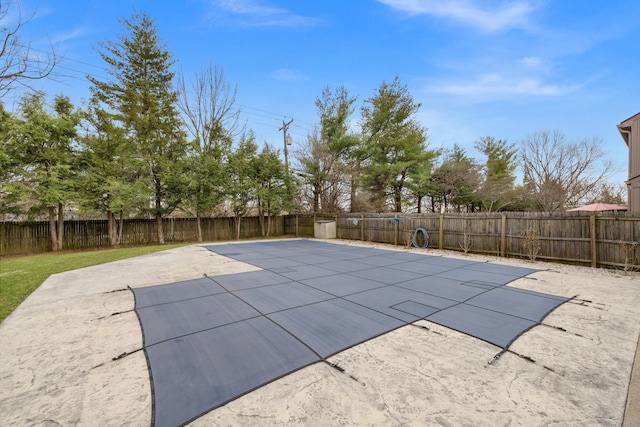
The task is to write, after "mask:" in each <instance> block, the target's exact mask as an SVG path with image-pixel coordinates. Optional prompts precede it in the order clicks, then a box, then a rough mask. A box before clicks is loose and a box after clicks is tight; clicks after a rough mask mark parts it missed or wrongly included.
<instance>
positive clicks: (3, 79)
mask: <svg viewBox="0 0 640 427" xmlns="http://www.w3.org/2000/svg"><path fill="white" fill-rule="evenodd" d="M33 16H34V15H31V16H29V17H27V18H24V17H23V16H22V9H21V7H20V3H19V2H17V1H13V0H0V26H1V27H2V28H1V29H0V97H1V96H4V95H5V94H7V93H8V92H9V91H10V90H11V89H13V88H14V87H15V86H16V85H17V84H21V85H23V86H26V87H27V88H29V89H31V82H32V81H34V80H40V79H44V78H46V77H49V76H50V75H51V73H52V72H53V70H54V68H55V67H56V66H57V65H58V63H59V62H60V60H61V58H60V56H59V55H58V54H57V52H56V50H55V49H54V47H53V46H50V49H49V50H47V51H41V50H36V49H33V48H32V47H31V41H28V42H23V41H22V40H21V39H20V32H21V31H22V29H23V28H24V26H25V25H27V24H28V23H29V22H30V21H31V19H33ZM12 21H13V22H12Z"/></svg>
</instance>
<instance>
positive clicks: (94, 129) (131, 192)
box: [79, 97, 149, 246]
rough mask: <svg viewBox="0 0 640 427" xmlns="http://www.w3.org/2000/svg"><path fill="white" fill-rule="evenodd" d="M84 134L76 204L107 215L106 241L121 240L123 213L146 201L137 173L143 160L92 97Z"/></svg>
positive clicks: (115, 243) (136, 208) (146, 197)
mask: <svg viewBox="0 0 640 427" xmlns="http://www.w3.org/2000/svg"><path fill="white" fill-rule="evenodd" d="M83 123H84V126H85V129H86V134H85V135H84V136H83V137H82V138H81V139H80V141H81V143H82V152H81V154H80V157H81V164H82V169H83V173H82V179H81V186H82V192H81V193H80V194H79V196H80V205H81V207H82V208H83V209H85V210H88V211H98V212H102V213H105V214H106V215H107V234H108V236H109V243H110V244H111V245H112V246H117V245H119V244H120V243H121V241H122V231H123V225H124V223H123V220H124V217H125V215H128V214H130V213H131V212H133V211H139V210H141V209H142V208H143V207H144V204H145V201H146V202H147V203H148V199H149V197H148V195H149V192H148V190H147V186H146V183H145V180H143V179H142V177H141V171H143V170H144V169H145V168H144V164H143V162H142V161H141V160H140V159H139V158H138V157H137V156H136V155H135V146H134V145H133V143H132V140H131V139H129V138H127V137H126V132H125V130H124V128H122V127H119V126H118V124H117V123H114V121H113V115H112V114H109V113H107V112H106V111H105V110H103V109H102V108H100V105H99V103H98V100H97V99H96V97H93V98H92V99H91V101H90V102H89V105H88V108H87V110H86V111H85V120H84V122H83Z"/></svg>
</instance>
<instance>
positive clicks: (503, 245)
mask: <svg viewBox="0 0 640 427" xmlns="http://www.w3.org/2000/svg"><path fill="white" fill-rule="evenodd" d="M506 253H507V214H506V213H503V214H502V230H501V231H500V256H501V257H504V256H506Z"/></svg>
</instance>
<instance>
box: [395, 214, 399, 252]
mask: <svg viewBox="0 0 640 427" xmlns="http://www.w3.org/2000/svg"><path fill="white" fill-rule="evenodd" d="M395 217H396V218H398V215H396V216H395ZM399 223H400V221H394V223H393V225H394V227H393V244H394V245H395V246H398V224H399Z"/></svg>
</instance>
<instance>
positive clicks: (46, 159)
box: [8, 94, 80, 251]
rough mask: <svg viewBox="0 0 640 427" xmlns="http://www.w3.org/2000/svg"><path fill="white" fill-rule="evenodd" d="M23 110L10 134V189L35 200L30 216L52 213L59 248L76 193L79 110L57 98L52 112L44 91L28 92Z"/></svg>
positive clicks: (24, 198)
mask: <svg viewBox="0 0 640 427" xmlns="http://www.w3.org/2000/svg"><path fill="white" fill-rule="evenodd" d="M20 110H21V118H20V119H18V120H16V121H15V122H14V124H13V126H12V127H11V129H10V130H9V132H8V134H9V139H10V144H9V145H8V154H9V157H10V158H11V159H12V161H13V162H14V165H13V166H14V170H13V173H14V174H15V176H16V179H15V180H14V181H13V182H12V183H10V184H9V191H10V192H11V193H13V194H14V196H15V197H16V198H17V199H19V200H22V201H26V202H28V203H33V205H32V206H31V209H30V214H32V215H37V214H39V213H40V211H41V210H42V209H45V210H46V211H47V212H48V216H49V228H50V236H51V248H52V250H54V251H57V250H61V249H62V248H63V237H64V207H65V205H68V204H69V203H70V202H71V201H72V200H73V198H74V194H75V182H76V181H75V177H76V152H75V151H74V143H75V138H76V136H77V129H76V127H77V126H78V123H79V121H80V118H79V114H78V113H77V111H76V110H75V109H74V107H73V105H72V104H71V102H70V101H69V99H68V98H67V97H64V96H56V97H55V99H54V102H53V111H52V112H50V111H48V110H47V108H46V105H45V102H44V95H42V94H32V95H27V96H25V97H24V98H23V99H22V102H21V105H20ZM52 113H53V114H52Z"/></svg>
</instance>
